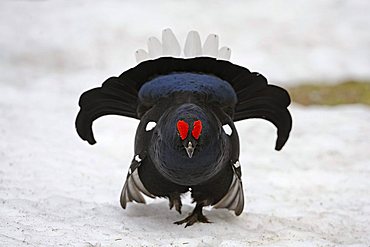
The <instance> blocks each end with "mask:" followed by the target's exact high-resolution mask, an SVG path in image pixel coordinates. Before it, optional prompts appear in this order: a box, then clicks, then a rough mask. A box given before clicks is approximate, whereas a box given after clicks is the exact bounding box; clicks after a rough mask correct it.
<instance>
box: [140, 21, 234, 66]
mask: <svg viewBox="0 0 370 247" xmlns="http://www.w3.org/2000/svg"><path fill="white" fill-rule="evenodd" d="M218 47H219V37H218V35H216V34H210V35H208V37H207V39H206V41H205V42H204V44H203V47H202V43H201V40H200V36H199V33H198V32H197V31H190V32H189V33H188V36H187V38H186V41H185V45H184V56H185V57H188V58H191V57H200V56H207V57H214V58H217V59H220V60H230V56H231V50H230V48H228V47H222V48H221V49H218ZM164 56H171V57H180V56H181V46H180V43H179V42H178V40H177V38H176V36H175V34H174V33H173V32H172V30H171V29H169V28H167V29H164V30H163V31H162V43H161V42H160V41H159V39H157V38H156V37H150V38H149V39H148V52H147V51H145V50H143V49H139V50H137V51H136V52H135V57H136V61H137V63H141V62H143V61H145V60H149V59H155V58H158V57H164Z"/></svg>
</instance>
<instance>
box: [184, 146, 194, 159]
mask: <svg viewBox="0 0 370 247" xmlns="http://www.w3.org/2000/svg"><path fill="white" fill-rule="evenodd" d="M185 150H186V153H187V154H188V156H189V158H191V157H193V153H194V146H193V143H191V142H188V146H187V147H185Z"/></svg>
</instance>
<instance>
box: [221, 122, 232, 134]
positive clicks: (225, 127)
mask: <svg viewBox="0 0 370 247" xmlns="http://www.w3.org/2000/svg"><path fill="white" fill-rule="evenodd" d="M222 128H223V129H224V131H225V133H226V135H228V136H231V134H232V133H233V130H232V129H231V127H230V125H228V124H225V125H222Z"/></svg>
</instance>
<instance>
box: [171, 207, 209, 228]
mask: <svg viewBox="0 0 370 247" xmlns="http://www.w3.org/2000/svg"><path fill="white" fill-rule="evenodd" d="M203 207H204V205H203V203H197V205H195V208H194V210H193V212H192V213H191V214H190V215H189V216H188V217H186V218H185V219H183V220H180V221H176V222H174V224H176V225H181V224H184V223H186V225H185V227H188V226H191V225H193V224H194V223H196V222H201V223H211V222H210V221H209V220H208V219H207V218H206V216H204V215H203V212H202V211H203Z"/></svg>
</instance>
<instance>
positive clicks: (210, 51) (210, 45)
mask: <svg viewBox="0 0 370 247" xmlns="http://www.w3.org/2000/svg"><path fill="white" fill-rule="evenodd" d="M203 55H205V56H210V57H215V58H217V56H218V36H217V35H216V34H210V35H208V37H207V39H206V41H205V42H204V45H203Z"/></svg>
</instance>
